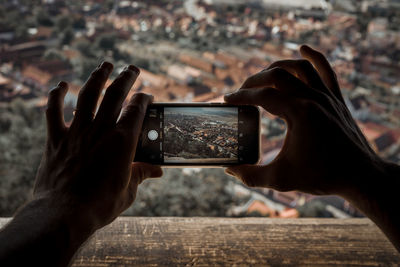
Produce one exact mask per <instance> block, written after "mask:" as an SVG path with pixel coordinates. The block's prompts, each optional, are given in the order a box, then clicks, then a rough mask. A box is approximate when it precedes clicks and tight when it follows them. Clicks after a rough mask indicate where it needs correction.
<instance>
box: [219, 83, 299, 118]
mask: <svg viewBox="0 0 400 267" xmlns="http://www.w3.org/2000/svg"><path fill="white" fill-rule="evenodd" d="M224 99H225V101H226V102H227V103H229V104H234V105H257V106H261V107H263V108H264V109H265V110H267V111H268V112H269V113H271V114H274V115H277V116H281V117H285V118H289V117H291V116H292V115H293V114H295V112H293V111H292V109H293V104H292V102H293V101H294V100H293V97H291V96H290V95H287V94H285V93H283V92H281V91H279V90H276V89H275V88H257V89H256V88H254V89H240V90H238V91H236V92H234V93H231V94H227V95H225V97H224Z"/></svg>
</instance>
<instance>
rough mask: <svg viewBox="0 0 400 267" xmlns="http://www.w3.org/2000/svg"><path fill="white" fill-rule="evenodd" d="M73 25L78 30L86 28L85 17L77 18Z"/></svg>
mask: <svg viewBox="0 0 400 267" xmlns="http://www.w3.org/2000/svg"><path fill="white" fill-rule="evenodd" d="M72 27H73V28H74V29H76V30H84V29H86V20H85V18H84V17H78V18H75V19H74V21H73V23H72Z"/></svg>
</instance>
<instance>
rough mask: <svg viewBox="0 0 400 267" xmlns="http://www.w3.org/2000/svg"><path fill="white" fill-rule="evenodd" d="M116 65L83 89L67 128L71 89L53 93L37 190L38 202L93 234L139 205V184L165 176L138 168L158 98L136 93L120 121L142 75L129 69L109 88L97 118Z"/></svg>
mask: <svg viewBox="0 0 400 267" xmlns="http://www.w3.org/2000/svg"><path fill="white" fill-rule="evenodd" d="M112 69H113V66H112V64H111V63H108V62H104V63H102V64H101V66H99V67H98V68H97V69H95V70H94V71H93V73H92V74H91V76H90V77H89V79H88V80H87V82H86V83H85V85H84V86H83V87H82V89H81V91H80V93H79V97H78V103H77V107H76V112H75V115H74V119H73V121H72V123H71V126H70V127H66V126H65V123H64V115H63V103H64V97H65V95H66V93H67V91H68V85H67V83H65V82H60V83H59V84H58V86H57V87H56V88H54V89H53V90H51V91H50V93H49V99H48V108H47V110H46V118H47V129H48V136H47V144H46V150H45V153H44V155H43V159H42V161H41V164H40V167H39V170H38V173H37V177H36V184H35V188H34V198H36V199H42V198H45V199H48V200H49V202H51V203H53V205H51V206H52V207H54V208H55V209H57V210H61V211H62V212H63V213H65V215H63V216H65V217H66V220H67V221H68V223H70V224H74V225H73V227H75V228H78V229H85V230H86V231H87V232H93V231H94V230H97V229H99V228H100V227H102V226H104V225H106V224H108V223H110V222H111V221H113V220H114V219H115V218H116V217H117V216H118V215H119V214H120V213H121V212H122V211H124V210H125V209H127V208H128V207H129V206H130V205H131V204H132V203H133V201H134V200H135V197H136V191H137V187H138V185H139V184H140V183H141V182H142V181H143V180H144V179H146V178H148V177H159V176H161V175H162V170H161V168H160V167H158V166H153V165H150V164H145V163H138V162H135V163H132V161H133V159H134V155H135V151H136V145H137V142H138V138H139V135H140V131H141V127H142V123H143V119H144V115H145V112H146V108H147V105H148V104H149V103H151V102H152V100H153V98H152V96H150V95H146V94H140V93H138V94H135V95H133V96H132V98H131V99H130V101H129V103H128V105H127V106H126V108H125V109H124V111H123V113H122V115H121V117H120V118H119V119H118V117H119V115H120V112H121V109H122V104H123V102H124V100H125V98H126V96H127V94H128V92H129V90H130V89H131V87H132V85H133V83H134V82H135V80H136V78H137V76H138V75H139V69H138V68H136V67H135V66H132V65H130V66H128V67H127V68H125V69H124V70H123V71H122V72H121V73H120V75H119V76H118V77H117V78H116V79H115V80H114V82H113V83H112V84H111V85H110V86H109V87H108V88H107V90H106V92H105V95H104V98H103V101H102V102H101V104H100V107H99V109H98V112H97V114H96V115H95V111H96V107H97V103H98V100H99V96H100V94H101V92H102V90H103V87H104V85H105V83H106V81H107V79H108V77H109V75H110V74H111V72H112Z"/></svg>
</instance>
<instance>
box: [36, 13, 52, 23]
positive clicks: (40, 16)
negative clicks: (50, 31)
mask: <svg viewBox="0 0 400 267" xmlns="http://www.w3.org/2000/svg"><path fill="white" fill-rule="evenodd" d="M36 21H37V23H38V24H39V25H42V26H46V27H52V26H54V22H53V20H52V18H51V17H50V16H49V15H48V13H47V12H46V11H44V10H40V11H39V12H38V13H37V14H36Z"/></svg>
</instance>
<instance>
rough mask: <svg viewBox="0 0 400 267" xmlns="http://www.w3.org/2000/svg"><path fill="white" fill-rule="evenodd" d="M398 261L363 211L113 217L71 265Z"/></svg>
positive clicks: (361, 263) (371, 263)
mask: <svg viewBox="0 0 400 267" xmlns="http://www.w3.org/2000/svg"><path fill="white" fill-rule="evenodd" d="M5 222H6V219H0V226H1V225H3V224H4V223H5ZM398 263H400V254H399V253H397V251H396V250H395V248H394V247H393V246H392V245H391V243H390V242H389V241H388V240H387V238H386V237H385V236H384V235H383V234H382V233H381V231H380V230H379V229H378V228H377V227H376V226H375V225H374V224H373V223H372V222H371V221H370V220H368V219H268V218H207V217H194V218H193V217H192V218H180V217H147V218H146V217H120V218H118V219H117V220H116V221H115V222H113V223H112V224H110V225H109V226H107V227H105V228H104V229H101V230H99V231H98V232H97V233H96V234H95V235H94V236H93V237H92V238H91V240H89V241H88V242H87V244H86V245H85V246H84V247H83V248H82V249H81V251H80V252H79V253H78V255H77V256H76V259H75V262H74V264H73V266H121V265H122V266H137V265H145V266H149V265H154V266H178V265H179V266H183V265H188V266H191V265H213V266H215V265H226V266H233V265H263V266H265V265H283V264H284V265H287V264H292V265H339V266H343V265H355V266H377V265H380V266H382V265H384V266H386V265H397V264H398Z"/></svg>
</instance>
